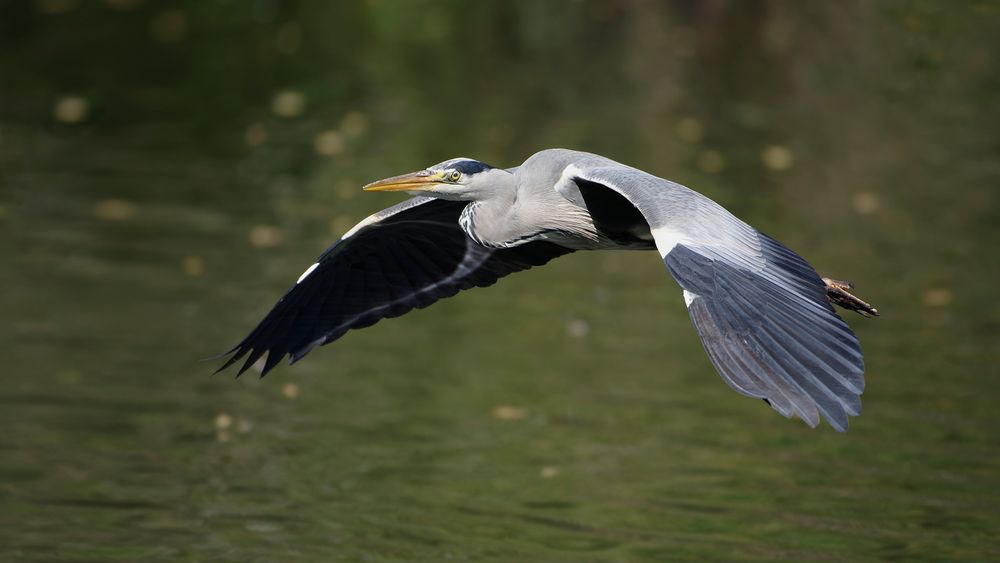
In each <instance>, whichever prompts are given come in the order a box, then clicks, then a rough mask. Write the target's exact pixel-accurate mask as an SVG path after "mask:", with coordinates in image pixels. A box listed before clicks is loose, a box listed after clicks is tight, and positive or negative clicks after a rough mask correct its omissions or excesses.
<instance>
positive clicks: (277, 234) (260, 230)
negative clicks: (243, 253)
mask: <svg viewBox="0 0 1000 563" xmlns="http://www.w3.org/2000/svg"><path fill="white" fill-rule="evenodd" d="M249 239H250V244H251V245H253V246H255V247H257V248H274V247H276V246H280V245H281V243H282V242H284V240H285V234H284V233H283V232H282V230H281V229H279V228H278V227H275V226H272V225H254V226H253V228H251V229H250V235H249Z"/></svg>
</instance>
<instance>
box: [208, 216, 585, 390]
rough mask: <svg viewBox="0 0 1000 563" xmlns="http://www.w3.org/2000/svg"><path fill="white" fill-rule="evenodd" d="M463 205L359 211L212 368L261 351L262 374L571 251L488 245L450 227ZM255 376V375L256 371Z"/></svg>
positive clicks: (248, 361) (248, 363)
mask: <svg viewBox="0 0 1000 563" xmlns="http://www.w3.org/2000/svg"><path fill="white" fill-rule="evenodd" d="M464 207H465V203H463V202H456V201H445V200H440V199H434V198H426V197H416V198H412V199H410V200H407V201H404V202H403V203H401V204H399V205H396V206H393V207H390V208H388V209H385V210H383V211H380V212H379V213H376V214H375V215H372V216H371V217H368V218H367V219H365V220H364V221H362V222H361V223H359V224H358V225H357V226H356V227H354V228H353V229H351V230H350V231H348V232H347V233H346V234H345V235H344V236H343V237H342V238H341V239H340V240H339V241H337V242H336V243H334V244H333V245H332V246H331V247H330V248H328V249H327V250H326V251H325V252H323V254H322V255H320V257H319V258H318V259H317V260H316V263H315V264H313V265H312V266H310V267H309V269H307V270H306V271H305V273H303V274H302V276H301V277H300V278H299V280H298V282H296V283H295V285H293V286H292V287H291V289H289V290H288V292H287V293H285V295H284V296H283V297H282V298H281V299H280V300H279V301H278V302H277V303H276V304H275V305H274V307H273V308H272V309H271V311H270V312H269V313H268V314H267V315H266V316H265V317H264V319H263V320H261V321H260V323H259V324H258V325H257V327H256V328H254V330H253V331H251V332H250V334H249V335H247V337H246V338H244V339H243V340H242V341H241V342H240V343H239V344H238V345H236V346H235V347H234V348H233V349H232V350H230V351H229V352H227V354H231V356H230V357H229V358H228V359H227V361H226V362H225V364H224V365H223V366H222V367H221V368H219V371H221V370H223V369H225V368H227V367H229V366H230V365H232V364H233V363H235V362H237V361H239V360H240V359H241V358H243V357H244V356H246V361H245V362H244V363H243V366H242V367H241V368H240V370H239V373H238V374H237V375H239V374H241V373H243V372H244V371H246V370H247V369H248V368H249V367H250V366H252V365H253V364H254V363H255V362H256V361H257V360H258V359H260V358H261V357H262V356H263V355H264V354H265V353H266V354H267V360H266V361H265V363H264V369H263V374H266V373H267V372H268V371H270V370H271V368H273V367H274V366H275V365H276V364H277V363H278V361H280V360H281V358H283V357H284V356H285V355H286V354H287V355H289V356H290V362H295V361H296V360H298V359H300V358H302V357H303V356H305V355H306V354H307V353H308V352H309V351H310V350H312V349H313V348H314V347H316V346H319V345H323V344H328V343H330V342H333V341H334V340H336V339H338V338H340V337H341V336H343V335H344V333H346V332H347V331H348V330H350V329H353V328H362V327H366V326H370V325H372V324H375V323H376V322H378V321H379V320H380V319H384V318H388V317H396V316H399V315H402V314H404V313H406V312H408V311H410V310H412V309H414V308H421V307H426V306H428V305H430V304H432V303H434V302H435V301H437V300H439V299H442V298H445V297H451V296H452V295H455V294H456V293H458V292H459V291H460V290H463V289H468V288H471V287H476V286H488V285H492V284H493V283H495V282H496V281H497V280H498V279H499V278H501V277H503V276H505V275H507V274H510V273H512V272H517V271H520V270H525V269H527V268H530V267H532V266H540V265H542V264H545V263H546V262H548V261H549V260H551V259H553V258H555V257H557V256H561V255H563V254H566V253H569V252H572V250H570V249H567V248H564V247H561V246H557V245H554V244H551V243H548V242H542V241H539V242H532V243H529V244H525V245H522V246H518V247H515V248H509V249H508V248H505V249H491V248H486V247H483V246H480V245H478V244H476V243H475V242H473V241H472V240H471V239H470V238H469V237H468V236H466V234H465V233H464V232H463V231H462V229H461V228H460V227H459V225H458V217H459V215H460V214H461V212H462V209H463V208H464ZM263 374H262V375H263Z"/></svg>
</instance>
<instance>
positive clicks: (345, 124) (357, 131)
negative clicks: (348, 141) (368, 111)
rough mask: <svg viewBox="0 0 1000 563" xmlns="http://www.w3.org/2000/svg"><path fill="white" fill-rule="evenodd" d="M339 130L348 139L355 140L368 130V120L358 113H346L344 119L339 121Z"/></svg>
mask: <svg viewBox="0 0 1000 563" xmlns="http://www.w3.org/2000/svg"><path fill="white" fill-rule="evenodd" d="M340 130H341V131H343V132H344V134H345V135H347V136H348V137H351V138H352V139H356V138H358V137H360V136H361V135H364V134H365V131H367V130H368V118H367V117H365V114H363V113H361V112H360V111H352V112H348V114H347V115H345V116H344V119H342V120H340Z"/></svg>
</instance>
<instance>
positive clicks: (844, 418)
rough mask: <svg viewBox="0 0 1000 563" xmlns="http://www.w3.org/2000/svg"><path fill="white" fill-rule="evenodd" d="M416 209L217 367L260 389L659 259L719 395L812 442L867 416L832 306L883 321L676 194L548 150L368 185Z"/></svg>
mask: <svg viewBox="0 0 1000 563" xmlns="http://www.w3.org/2000/svg"><path fill="white" fill-rule="evenodd" d="M362 189H363V190H364V191H366V192H406V193H408V194H409V195H411V196H413V197H411V198H410V199H407V200H405V201H403V202H402V203H399V204H397V205H393V206H391V207H389V208H387V209H383V210H381V211H379V212H377V213H374V214H372V215H370V216H369V217H367V218H365V219H364V220H362V221H361V222H360V223H358V224H357V225H355V226H354V227H353V228H351V229H350V230H348V231H347V232H346V233H344V235H343V236H342V237H341V238H340V239H339V240H338V241H337V242H335V243H334V244H333V245H332V246H330V247H329V248H328V249H326V250H325V251H324V252H323V253H322V254H321V255H320V256H319V258H318V259H317V260H316V261H315V262H314V263H313V264H312V265H310V266H309V267H308V268H307V269H306V270H305V271H304V272H303V273H302V275H301V276H299V278H298V280H297V281H296V282H295V284H294V285H292V287H291V288H290V289H289V290H288V291H287V292H286V293H285V294H284V296H283V297H281V299H279V300H278V302H277V303H276V304H275V305H274V307H273V308H272V309H271V310H270V312H268V313H267V315H266V316H265V317H264V318H263V320H261V321H260V323H259V324H258V325H257V326H256V328H254V329H253V330H252V331H251V332H250V333H249V335H247V336H246V338H244V339H243V340H242V341H240V343H239V344H237V345H236V346H235V347H233V348H232V349H231V350H229V351H228V352H226V353H225V354H222V356H221V357H226V356H228V358H227V359H226V361H225V363H224V364H223V365H222V366H221V367H220V368H219V369H218V370H217V371H216V373H218V372H219V371H222V370H224V369H226V368H228V367H229V366H231V365H232V364H234V363H236V362H237V361H239V360H241V359H243V358H244V357H245V358H246V359H245V360H244V362H243V364H242V367H241V368H240V369H239V370H238V372H237V374H236V376H237V377H239V375H240V374H242V373H243V372H244V371H246V370H247V369H248V368H250V367H251V366H253V365H254V364H256V363H258V361H260V360H261V358H262V357H264V354H267V357H266V359H264V360H263V367H262V369H261V377H263V376H264V375H266V374H267V373H268V372H269V371H270V370H271V369H272V368H274V367H275V365H277V364H278V362H279V361H280V360H281V359H282V358H284V357H285V356H288V363H289V364H292V363H295V362H296V361H298V360H300V359H302V358H303V357H304V356H305V355H306V354H308V353H309V352H310V351H311V350H312V349H314V348H315V347H317V346H321V345H325V344H329V343H331V342H333V341H335V340H337V339H338V338H340V337H341V336H343V335H344V334H345V333H346V332H347V331H349V330H352V329H359V328H363V327H367V326H370V325H373V324H375V323H376V322H378V321H379V320H381V319H384V318H390V317H398V316H400V315H403V314H405V313H407V312H409V311H411V310H413V309H419V308H423V307H427V306H428V305H431V304H432V303H434V302H436V301H438V300H439V299H443V298H446V297H451V296H453V295H455V294H456V293H458V292H459V291H462V290H465V289H469V288H472V287H485V286H489V285H492V284H494V283H495V282H496V281H497V280H499V279H500V278H502V277H504V276H506V275H509V274H512V273H514V272H519V271H522V270H527V269H529V268H532V267H536V266H541V265H544V264H546V263H547V262H549V261H551V260H553V259H555V258H558V257H560V256H563V255H566V254H569V253H571V252H575V251H583V250H655V251H657V252H658V254H659V256H660V258H661V259H662V261H663V263H664V264H665V266H666V269H667V270H668V272H669V273H670V274H671V275H672V276H673V278H674V280H675V281H676V282H677V284H678V285H679V286H680V288H681V296H682V297H683V301H684V303H685V305H686V307H687V310H688V313H689V316H690V318H691V322H692V324H693V325H694V328H695V331H696V332H697V334H698V336H699V337H700V339H701V343H702V345H703V347H704V349H705V352H706V353H707V355H708V359H709V360H710V362H711V364H712V365H713V366H714V367H715V370H716V371H717V372H718V373H719V375H720V376H721V377H722V379H723V380H724V381H725V382H726V383H727V384H729V386H730V387H732V388H733V389H734V390H735V391H737V392H738V393H741V394H743V395H746V396H749V397H753V398H757V399H763V401H764V402H766V403H767V404H768V405H770V406H771V407H772V408H773V409H774V410H776V411H777V412H778V413H780V414H781V415H783V416H785V417H786V418H792V417H793V416H794V417H797V418H799V419H801V420H803V421H804V422H805V423H806V424H808V425H809V426H811V427H815V426H817V425H818V424H819V422H820V418H821V417H822V418H823V419H825V420H826V421H827V423H828V424H829V425H830V426H832V427H833V428H835V429H836V430H838V431H841V432H843V431H845V430H846V429H847V426H848V417H849V416H857V415H859V414H860V412H861V399H860V396H861V394H862V392H863V391H864V387H865V379H864V369H865V368H864V360H863V357H862V353H861V347H860V344H859V342H858V338H857V337H856V336H855V334H854V332H853V331H852V330H851V328H850V327H849V326H848V325H847V323H846V322H844V320H843V319H842V318H841V317H840V316H839V315H838V314H837V313H836V312H835V311H834V309H833V307H832V306H831V304H837V305H840V306H843V307H845V308H846V309H848V310H853V311H856V312H858V313H860V314H862V315H864V316H875V315H878V310H877V309H876V308H874V307H872V306H871V305H870V304H869V303H866V302H864V301H862V300H861V299H859V298H857V297H855V296H854V295H852V294H851V293H850V292H849V291H848V290H849V289H851V287H852V286H851V284H849V283H848V282H842V281H839V280H834V279H831V278H822V277H820V276H819V274H817V273H816V271H815V270H814V269H813V267H812V266H810V265H809V263H808V262H806V261H805V260H804V259H803V258H802V257H800V256H799V255H798V254H796V253H795V252H793V251H792V250H790V249H788V248H787V247H785V246H784V245H782V244H781V243H779V242H777V241H776V240H775V239H773V238H771V237H769V236H768V235H766V234H764V233H762V232H760V231H758V230H756V229H755V228H753V227H751V226H750V225H748V224H747V223H745V222H743V221H742V220H740V219H738V218H737V217H736V216H734V215H733V214H732V213H730V212H729V211H727V210H726V209H725V208H723V207H722V206H721V205H719V204H718V203H716V202H715V201H713V200H711V199H709V198H708V197H706V196H704V195H702V194H700V193H698V192H696V191H694V190H692V189H690V188H687V187H685V186H682V185H680V184H678V183H675V182H672V181H670V180H666V179H663V178H659V177H657V176H654V175H652V174H649V173H647V172H644V171H642V170H639V169H637V168H633V167H631V166H627V165H625V164H621V163H619V162H616V161H614V160H611V159H610V158H606V157H603V156H600V155H596V154H592V153H587V152H581V151H576V150H570V149H559V148H556V149H546V150H542V151H540V152H537V153H535V154H533V155H532V156H530V157H529V158H528V159H527V160H526V161H524V163H522V164H521V165H520V166H518V167H514V168H496V167H493V166H490V165H488V164H486V163H484V162H481V161H478V160H475V159H471V158H466V157H461V158H453V159H449V160H446V161H444V162H440V163H438V164H435V165H433V166H430V167H428V168H426V169H423V170H419V171H416V172H412V173H409V174H403V175H400V176H393V177H391V178H386V179H384V180H379V181H376V182H373V183H371V184H368V185H366V186H364V187H363V188H362Z"/></svg>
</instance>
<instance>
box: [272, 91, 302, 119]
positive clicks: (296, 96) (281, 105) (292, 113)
mask: <svg viewBox="0 0 1000 563" xmlns="http://www.w3.org/2000/svg"><path fill="white" fill-rule="evenodd" d="M305 109H306V97H305V95H303V94H302V92H299V91H297V90H285V91H283V92H278V94H277V95H276V96H275V97H274V100H272V101H271V111H273V112H274V114H275V115H277V116H279V117H298V116H299V115H301V114H302V112H303V111H305Z"/></svg>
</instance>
